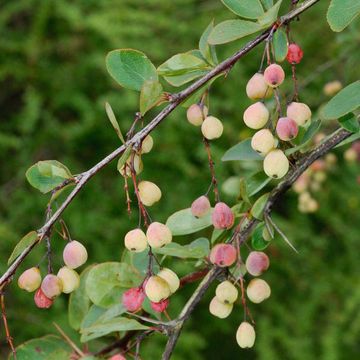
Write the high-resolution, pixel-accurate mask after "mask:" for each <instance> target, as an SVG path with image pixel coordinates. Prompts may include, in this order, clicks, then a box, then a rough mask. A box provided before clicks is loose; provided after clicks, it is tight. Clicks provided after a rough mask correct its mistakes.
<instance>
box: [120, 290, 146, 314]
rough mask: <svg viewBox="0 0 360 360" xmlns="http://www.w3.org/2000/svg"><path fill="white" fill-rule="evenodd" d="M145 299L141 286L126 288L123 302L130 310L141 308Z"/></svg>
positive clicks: (134, 310)
mask: <svg viewBox="0 0 360 360" xmlns="http://www.w3.org/2000/svg"><path fill="white" fill-rule="evenodd" d="M144 300H145V294H144V291H143V289H142V288H141V287H140V288H137V287H136V288H131V289H129V290H126V291H125V292H124V293H123V296H122V304H123V305H124V308H125V309H126V310H127V311H130V312H136V311H138V310H140V309H141V306H142V304H143V302H144Z"/></svg>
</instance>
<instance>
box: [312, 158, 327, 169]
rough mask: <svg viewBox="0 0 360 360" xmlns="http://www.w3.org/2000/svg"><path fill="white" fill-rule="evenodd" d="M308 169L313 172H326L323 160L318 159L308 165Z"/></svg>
mask: <svg viewBox="0 0 360 360" xmlns="http://www.w3.org/2000/svg"><path fill="white" fill-rule="evenodd" d="M310 169H311V170H312V171H314V172H317V171H324V170H326V163H325V160H322V159H318V160H316V161H314V162H313V163H312V164H311V165H310Z"/></svg>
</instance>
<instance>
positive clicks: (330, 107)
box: [321, 80, 360, 120]
mask: <svg viewBox="0 0 360 360" xmlns="http://www.w3.org/2000/svg"><path fill="white" fill-rule="evenodd" d="M359 106H360V80H358V81H355V82H353V83H352V84H350V85H348V86H346V87H345V88H344V89H342V90H341V91H340V92H338V93H337V94H336V95H335V96H334V97H333V98H332V99H331V100H330V101H329V102H328V103H327V104H326V105H325V106H324V107H323V109H322V111H321V117H322V118H323V119H324V120H332V119H339V118H340V117H342V116H344V115H346V114H348V113H349V112H351V111H354V110H356V109H357V108H358V107H359Z"/></svg>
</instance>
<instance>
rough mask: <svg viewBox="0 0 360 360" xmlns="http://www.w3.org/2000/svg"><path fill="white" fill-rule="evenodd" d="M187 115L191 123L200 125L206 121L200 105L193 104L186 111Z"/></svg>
mask: <svg viewBox="0 0 360 360" xmlns="http://www.w3.org/2000/svg"><path fill="white" fill-rule="evenodd" d="M186 117H187V119H188V121H189V123H190V124H192V125H194V126H200V125H201V124H202V123H203V121H204V113H203V110H202V109H201V107H200V105H198V104H192V105H191V106H189V108H188V109H187V112H186Z"/></svg>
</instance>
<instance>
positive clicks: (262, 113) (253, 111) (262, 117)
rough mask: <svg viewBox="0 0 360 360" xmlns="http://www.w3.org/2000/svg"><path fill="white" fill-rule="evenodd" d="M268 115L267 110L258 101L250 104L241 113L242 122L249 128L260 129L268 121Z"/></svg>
mask: <svg viewBox="0 0 360 360" xmlns="http://www.w3.org/2000/svg"><path fill="white" fill-rule="evenodd" d="M269 117H270V113H269V110H268V109H267V107H266V106H265V105H264V104H263V103H262V102H260V101H258V102H256V103H255V104H252V105H250V106H249V107H248V108H247V109H246V110H245V111H244V115H243V119H244V123H245V124H246V126H248V127H249V128H250V129H255V130H256V129H261V128H262V127H264V126H265V124H266V123H267V122H268V120H269Z"/></svg>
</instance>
